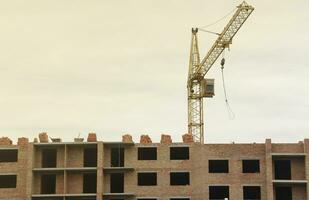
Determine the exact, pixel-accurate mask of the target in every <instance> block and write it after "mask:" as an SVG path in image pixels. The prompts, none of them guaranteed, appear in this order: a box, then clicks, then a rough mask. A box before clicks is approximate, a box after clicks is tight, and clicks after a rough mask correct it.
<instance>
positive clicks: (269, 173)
mask: <svg viewBox="0 0 309 200" xmlns="http://www.w3.org/2000/svg"><path fill="white" fill-rule="evenodd" d="M265 164H266V165H265V172H266V197H267V200H273V197H274V195H273V182H272V180H273V160H272V156H271V139H266V141H265Z"/></svg>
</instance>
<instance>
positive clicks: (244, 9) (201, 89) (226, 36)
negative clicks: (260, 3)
mask: <svg viewBox="0 0 309 200" xmlns="http://www.w3.org/2000/svg"><path fill="white" fill-rule="evenodd" d="M253 10H254V8H253V7H252V6H250V5H248V4H247V3H246V2H245V1H244V2H242V3H241V4H240V5H239V6H237V10H236V11H235V14H234V15H233V17H232V18H231V20H230V21H229V22H228V24H227V25H226V26H225V28H224V29H223V31H222V32H221V33H220V34H219V36H218V38H217V40H216V41H215V43H214V44H213V46H212V47H211V48H210V50H209V52H208V53H207V54H206V56H205V57H204V58H203V59H202V61H201V60H200V54H199V48H198V39H197V33H198V28H195V29H194V28H193V29H192V37H191V50H190V61H189V74H188V81H187V90H188V91H187V92H188V133H189V134H191V135H192V136H193V139H194V141H195V142H200V143H204V120H203V98H205V97H213V96H214V92H213V91H214V89H213V87H214V80H213V79H205V78H204V77H205V75H206V73H207V72H208V71H209V70H210V68H211V67H212V65H213V64H214V63H215V62H216V60H217V59H218V57H219V56H220V55H221V53H222V52H223V51H224V49H225V48H229V46H230V44H232V39H233V37H234V36H235V34H236V33H237V32H238V30H239V29H240V28H241V27H242V25H243V23H244V22H245V21H246V20H247V19H248V17H249V16H250V14H251V13H252V12H253Z"/></svg>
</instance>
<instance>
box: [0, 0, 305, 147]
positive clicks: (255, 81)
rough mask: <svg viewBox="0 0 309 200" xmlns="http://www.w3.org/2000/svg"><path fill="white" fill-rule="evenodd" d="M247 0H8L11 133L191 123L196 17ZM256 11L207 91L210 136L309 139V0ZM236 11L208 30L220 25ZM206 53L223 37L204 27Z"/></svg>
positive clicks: (4, 71)
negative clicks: (190, 69)
mask: <svg viewBox="0 0 309 200" xmlns="http://www.w3.org/2000/svg"><path fill="white" fill-rule="evenodd" d="M239 3H241V1H227V0H216V1H213V0H212V1H211V0H190V1H188V0H110V1H107V0H89V1H84V0H65V1H63V0H44V1H42V0H27V1H22V0H20V1H17V0H7V1H4V0H3V1H1V2H0V35H1V37H0V136H10V137H11V138H12V139H14V140H16V138H17V137H22V136H27V137H29V138H30V139H31V140H33V138H34V137H37V134H38V133H39V132H45V131H46V132H48V133H49V135H50V136H51V137H61V138H63V140H65V141H72V140H73V138H74V137H77V136H78V134H81V136H82V137H86V136H87V133H88V132H96V133H97V134H98V138H99V139H100V140H104V141H117V140H121V135H122V134H124V133H130V134H132V135H133V137H134V140H135V141H138V138H139V136H140V135H141V134H146V133H147V134H149V135H150V136H151V137H152V139H153V141H154V142H158V141H159V139H160V134H162V133H169V134H171V135H172V137H173V140H174V141H180V140H181V135H182V134H184V133H186V131H187V96H186V95H187V93H186V80H187V73H188V62H189V50H190V38H191V27H196V26H204V25H207V24H210V23H212V22H214V21H216V20H218V19H219V18H221V17H222V16H224V15H226V14H227V13H229V12H230V11H231V10H233V9H234V8H235V7H236V6H237V5H238V4H239ZM248 3H250V4H252V5H253V6H254V7H255V11H254V12H253V14H252V15H251V17H250V18H249V19H248V20H247V21H246V23H245V24H244V26H243V27H242V28H241V30H240V31H239V33H238V34H237V35H236V37H235V38H234V40H233V45H232V46H231V50H230V52H227V53H226V65H225V79H226V84H227V85H226V86H227V92H228V96H229V101H230V105H231V107H232V109H233V111H234V113H235V115H236V118H235V119H234V120H230V119H229V117H228V114H227V111H226V106H225V102H224V96H223V89H222V80H221V77H220V67H219V63H216V64H215V65H214V66H213V67H212V69H211V70H210V72H209V74H207V77H208V78H215V79H216V81H215V82H216V83H215V84H216V87H215V90H216V96H215V97H214V98H212V99H206V100H205V101H204V113H205V124H206V125H205V141H206V142H211V143H222V142H224V143H229V142H232V141H235V142H264V140H265V138H272V140H273V141H275V142H298V141H299V140H303V139H304V138H305V137H307V138H308V137H309V125H308V118H309V117H308V116H309V80H308V77H309V68H308V66H309V58H308V56H309V51H308V44H309V37H308V35H309V28H308V21H309V12H308V8H309V1H308V0H299V1H282V0H272V1H269V0H258V1H257V0H255V1H248ZM230 17H231V16H228V17H227V18H225V19H224V20H222V21H220V23H217V24H216V25H214V26H211V27H208V29H209V30H212V31H217V32H220V31H221V30H222V29H223V27H224V26H225V24H226V23H227V21H228V20H229V19H230ZM198 37H199V46H200V52H201V56H202V57H203V56H204V55H205V54H206V53H207V51H208V49H209V47H210V46H211V45H212V43H213V42H214V40H215V39H216V36H215V35H211V34H207V33H204V32H199V34H198Z"/></svg>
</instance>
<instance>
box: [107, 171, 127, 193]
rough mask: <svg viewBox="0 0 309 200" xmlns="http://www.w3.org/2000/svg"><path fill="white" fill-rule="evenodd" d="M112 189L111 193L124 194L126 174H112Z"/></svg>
mask: <svg viewBox="0 0 309 200" xmlns="http://www.w3.org/2000/svg"><path fill="white" fill-rule="evenodd" d="M110 189H111V193H123V192H124V174H122V173H113V174H110Z"/></svg>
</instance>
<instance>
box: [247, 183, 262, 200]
mask: <svg viewBox="0 0 309 200" xmlns="http://www.w3.org/2000/svg"><path fill="white" fill-rule="evenodd" d="M243 195H244V199H245V200H260V199H261V187H260V186H244V187H243Z"/></svg>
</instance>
